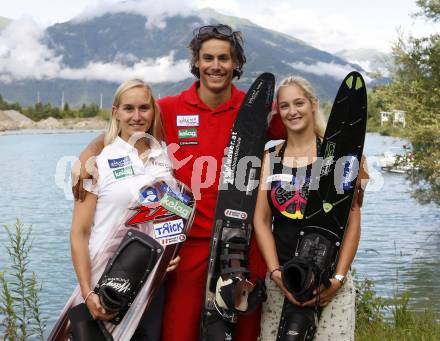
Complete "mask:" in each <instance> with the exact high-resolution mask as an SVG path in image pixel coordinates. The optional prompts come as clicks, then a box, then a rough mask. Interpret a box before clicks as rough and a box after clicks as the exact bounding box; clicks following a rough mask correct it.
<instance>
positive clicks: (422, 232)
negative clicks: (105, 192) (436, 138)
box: [0, 133, 440, 329]
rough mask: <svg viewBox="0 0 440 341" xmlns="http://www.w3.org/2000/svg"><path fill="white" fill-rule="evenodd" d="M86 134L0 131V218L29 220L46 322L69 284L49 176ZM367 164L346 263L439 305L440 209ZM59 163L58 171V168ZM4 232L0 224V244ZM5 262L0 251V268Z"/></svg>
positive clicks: (57, 197) (65, 220)
mask: <svg viewBox="0 0 440 341" xmlns="http://www.w3.org/2000/svg"><path fill="white" fill-rule="evenodd" d="M94 136H96V134H94V133H82V134H79V133H74V134H48V135H13V136H0V155H1V158H0V166H1V167H0V169H1V176H0V193H1V197H0V224H1V225H3V224H9V225H10V224H12V223H13V222H14V221H15V219H16V218H17V217H18V218H20V219H21V220H23V222H24V223H26V224H32V225H33V238H34V243H33V245H34V248H33V250H32V263H31V264H30V267H31V268H32V269H33V270H34V271H36V272H37V275H38V277H39V278H40V279H41V280H43V286H44V289H43V296H42V301H43V311H44V313H45V314H47V315H48V316H49V317H50V319H49V321H48V329H50V327H51V326H52V324H53V323H54V322H55V319H56V318H57V316H58V314H59V312H60V310H61V309H62V307H63V305H64V303H65V302H66V300H67V298H68V296H69V295H70V292H71V291H72V289H73V287H74V285H75V276H74V272H73V269H72V265H71V262H70V250H69V228H70V219H71V214H72V201H70V200H67V199H66V198H65V195H64V190H63V189H62V188H60V187H58V186H57V185H56V183H58V184H59V183H60V180H63V179H67V177H68V175H69V171H68V170H67V169H65V168H63V167H61V169H60V174H58V177H57V178H55V169H56V167H57V163H58V162H59V161H60V160H61V159H62V158H63V157H64V159H63V160H64V161H65V162H64V164H62V163H60V165H61V166H63V165H64V166H69V165H70V163H71V158H69V157H68V156H76V155H78V154H79V152H80V151H81V149H82V148H83V147H84V146H85V145H86V144H87V143H88V142H89V141H90V140H91V139H92V138H93V137H94ZM404 143H405V142H404V141H402V140H399V139H394V138H389V137H381V136H378V135H372V134H369V135H368V136H367V141H366V149H365V154H366V155H369V156H373V155H379V154H381V153H383V152H384V151H386V150H391V151H394V152H396V151H397V152H398V151H399V150H400V149H401V147H402V145H403V144H404ZM374 163H375V162H374V158H370V160H369V166H370V170H371V174H372V176H373V181H372V182H371V184H370V185H369V190H368V191H367V192H366V195H365V200H364V207H363V209H362V239H361V244H360V248H359V251H358V254H357V257H356V260H355V263H354V267H355V268H356V269H357V272H358V274H359V276H360V277H364V276H366V277H368V278H370V279H373V280H375V281H376V289H377V290H378V292H379V294H381V295H392V294H393V292H394V291H395V290H400V291H403V290H407V291H409V292H410V293H411V296H412V297H414V298H415V302H414V304H415V306H417V307H425V305H426V303H429V304H431V305H432V306H433V307H434V308H435V309H437V310H439V311H440V308H439V307H440V282H439V278H440V273H439V272H440V266H439V265H440V236H439V233H440V229H439V221H440V211H439V208H437V207H435V206H432V205H431V206H421V205H419V204H418V203H417V202H416V201H415V200H413V199H411V197H410V187H409V184H408V183H407V182H406V181H405V178H404V177H403V176H402V175H396V174H388V173H381V172H380V171H378V170H377V169H376V168H375V167H374ZM62 169H64V171H62ZM5 239H6V233H5V231H4V230H3V229H0V243H1V244H2V245H4V242H5ZM6 260H7V257H6V252H4V248H2V249H1V252H0V267H3V266H4V264H5V261H6Z"/></svg>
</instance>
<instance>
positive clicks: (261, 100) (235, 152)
mask: <svg viewBox="0 0 440 341" xmlns="http://www.w3.org/2000/svg"><path fill="white" fill-rule="evenodd" d="M274 86H275V78H274V76H273V75H272V74H270V73H263V74H262V75H260V76H259V77H258V78H257V79H256V80H255V82H254V83H253V84H252V86H251V87H250V88H249V91H248V92H247V94H246V96H245V98H244V100H243V103H242V105H241V107H240V110H239V111H238V114H237V118H236V120H235V123H234V126H233V127H232V131H231V137H230V140H229V144H228V146H227V150H226V154H225V158H224V160H223V165H222V170H221V179H220V190H219V194H218V198H217V207H216V211H215V217H214V225H213V228H212V237H211V246H210V248H211V251H210V258H209V266H208V272H207V278H206V291H205V298H204V306H203V309H202V321H201V340H203V341H205V340H209V341H217V340H218V341H223V340H230V339H231V333H232V331H233V326H234V323H235V322H236V316H237V314H238V313H239V312H240V311H242V310H246V308H247V305H248V302H247V297H244V301H241V302H237V300H236V299H235V298H236V297H235V293H236V292H237V290H236V288H237V286H239V287H240V288H241V289H243V290H244V291H246V290H249V291H250V290H251V289H250V288H249V284H250V283H249V282H247V281H246V278H247V277H248V272H249V271H248V268H247V251H248V246H249V240H250V235H251V224H252V218H253V214H254V209H255V201H256V195H257V190H258V180H259V178H260V170H261V158H262V155H263V151H264V145H265V138H266V129H267V116H268V113H269V112H270V110H271V108H272V101H273V93H274ZM220 277H221V279H222V280H224V281H225V283H223V284H225V286H222V289H221V290H217V292H221V298H220V301H222V303H223V304H220V305H219V304H218V302H216V286H217V282H218V279H219V278H220ZM228 283H229V285H227V284H228ZM252 292H253V293H252V294H250V295H249V298H250V301H254V300H256V299H257V298H256V296H258V287H256V288H254V290H253V291H252ZM217 301H218V300H217ZM251 304H252V302H249V306H250V305H251ZM222 305H223V306H225V305H226V306H227V308H222Z"/></svg>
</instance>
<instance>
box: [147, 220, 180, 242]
mask: <svg viewBox="0 0 440 341" xmlns="http://www.w3.org/2000/svg"><path fill="white" fill-rule="evenodd" d="M153 228H154V236H155V237H156V239H160V238H164V237H170V236H175V235H179V234H181V233H182V231H183V220H182V219H176V220H170V221H165V222H161V223H156V224H153Z"/></svg>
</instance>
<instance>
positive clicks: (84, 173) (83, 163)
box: [72, 134, 104, 201]
mask: <svg viewBox="0 0 440 341" xmlns="http://www.w3.org/2000/svg"><path fill="white" fill-rule="evenodd" d="M103 148H104V134H101V135H99V136H98V137H96V138H95V139H93V140H92V141H91V142H90V143H89V144H88V145H87V147H86V148H85V149H84V150H83V151H82V152H81V154H80V156H79V160H78V161H77V162H76V163H75V164H74V165H73V167H72V192H73V196H74V197H75V200H78V199H79V200H80V201H84V198H85V197H86V193H87V192H86V191H85V190H84V188H83V180H84V179H92V178H93V179H94V181H96V180H97V178H96V177H97V173H95V172H93V171H91V169H93V168H95V169H96V167H93V164H94V161H93V160H94V159H95V157H96V156H97V155H99V153H101V151H102V149H103Z"/></svg>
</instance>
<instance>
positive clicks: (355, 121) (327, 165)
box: [277, 72, 367, 340]
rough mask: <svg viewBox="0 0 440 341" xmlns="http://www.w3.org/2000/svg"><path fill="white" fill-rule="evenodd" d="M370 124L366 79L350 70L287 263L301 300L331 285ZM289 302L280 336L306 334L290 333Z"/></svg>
mask: <svg viewBox="0 0 440 341" xmlns="http://www.w3.org/2000/svg"><path fill="white" fill-rule="evenodd" d="M366 124H367V93H366V89H365V82H364V80H363V78H362V76H361V75H360V74H359V73H358V72H351V73H350V74H348V75H347V76H346V77H345V79H344V80H343V82H342V84H341V86H340V88H339V91H338V93H337V95H336V99H335V101H334V103H333V107H332V111H331V114H330V118H329V121H328V124H327V129H326V131H325V136H324V139H323V143H322V146H321V150H320V152H319V155H318V156H319V157H320V158H321V159H320V158H318V161H317V162H318V164H316V163H315V165H314V166H313V169H312V176H311V182H310V188H309V196H308V201H307V207H306V209H305V214H304V220H303V222H302V228H301V229H300V232H299V235H298V239H297V244H296V249H295V255H294V257H293V259H292V260H290V261H289V262H287V263H286V264H285V265H284V268H283V273H282V276H283V282H284V284H285V285H286V287H287V288H288V289H289V291H291V292H292V294H293V296H294V297H295V298H296V299H297V300H299V301H301V302H304V301H307V300H309V299H310V298H312V297H313V290H314V289H315V288H317V287H319V286H320V284H321V283H322V284H324V285H325V284H327V285H328V284H329V279H330V278H331V276H332V275H333V272H334V270H335V267H336V263H337V260H338V254H339V248H340V246H341V244H342V240H343V237H344V233H345V228H346V227H347V222H348V216H349V213H350V207H351V204H352V201H353V196H354V191H355V186H356V180H357V175H358V170H359V165H360V161H361V157H362V150H363V147H364V139H365V132H366ZM322 160H323V161H322ZM318 185H319V188H318V189H317V187H318ZM310 283H312V284H310ZM285 301H286V300H285ZM286 303H287V302H285V304H284V308H283V318H282V321H280V326H279V330H278V338H277V340H306V339H307V338H304V337H302V338H301V337H300V335H298V336H297V338H291V336H288V335H289V334H290V335H294V334H295V331H297V330H295V328H298V325H297V324H291V325H289V323H287V322H286V321H287V320H292V318H291V317H289V318H286V316H285V315H286V305H288V304H290V303H287V304H286ZM293 320H295V319H293ZM300 329H301V328H300ZM302 329H304V328H302ZM306 329H307V328H306ZM312 329H313V328H312ZM312 337H313V335H312ZM307 340H308V339H307Z"/></svg>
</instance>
